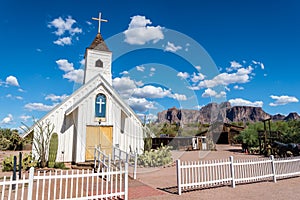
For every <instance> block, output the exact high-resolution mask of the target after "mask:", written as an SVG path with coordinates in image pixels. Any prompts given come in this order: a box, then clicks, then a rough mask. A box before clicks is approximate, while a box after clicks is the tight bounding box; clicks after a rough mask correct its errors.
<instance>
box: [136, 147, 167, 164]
mask: <svg viewBox="0 0 300 200" xmlns="http://www.w3.org/2000/svg"><path fill="white" fill-rule="evenodd" d="M170 149H171V147H170V146H161V147H160V148H157V149H155V150H154V149H151V150H150V151H144V153H143V154H141V155H139V157H138V165H140V166H144V167H159V166H164V165H167V164H170V163H171V162H172V161H173V160H172V154H171V150H170Z"/></svg>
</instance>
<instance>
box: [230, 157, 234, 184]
mask: <svg viewBox="0 0 300 200" xmlns="http://www.w3.org/2000/svg"><path fill="white" fill-rule="evenodd" d="M233 164H234V163H233V156H230V166H231V178H232V182H231V185H232V187H233V188H235V180H234V165H233Z"/></svg>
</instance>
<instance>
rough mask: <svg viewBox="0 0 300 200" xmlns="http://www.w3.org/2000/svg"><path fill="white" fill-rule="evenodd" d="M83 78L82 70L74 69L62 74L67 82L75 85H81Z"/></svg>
mask: <svg viewBox="0 0 300 200" xmlns="http://www.w3.org/2000/svg"><path fill="white" fill-rule="evenodd" d="M83 76H84V71H83V70H82V69H76V70H73V71H69V72H68V73H66V74H64V75H63V78H65V79H68V80H69V81H73V82H75V83H82V82H83Z"/></svg>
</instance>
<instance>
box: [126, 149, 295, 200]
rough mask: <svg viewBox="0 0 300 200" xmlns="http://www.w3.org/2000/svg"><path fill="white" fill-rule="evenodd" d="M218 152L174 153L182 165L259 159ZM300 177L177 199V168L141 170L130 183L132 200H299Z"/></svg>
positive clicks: (232, 151)
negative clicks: (186, 162) (190, 162)
mask: <svg viewBox="0 0 300 200" xmlns="http://www.w3.org/2000/svg"><path fill="white" fill-rule="evenodd" d="M217 149H218V151H212V152H203V151H202V152H196V151H193V152H180V151H177V152H176V151H174V152H173V157H174V160H176V159H180V160H182V161H195V160H199V159H200V160H214V159H221V158H222V159H226V158H228V157H229V156H234V158H235V159H243V158H244V159H245V158H254V157H257V156H254V155H247V154H242V153H240V147H231V146H228V145H221V146H218V147H217ZM299 182H300V177H297V178H291V179H285V180H279V181H278V182H277V183H273V182H260V183H253V184H244V185H238V186H236V188H232V187H228V186H224V187H218V188H212V189H202V190H196V191H191V192H185V193H183V194H182V195H180V196H179V195H177V188H176V185H177V183H176V167H175V166H171V167H166V168H150V169H147V168H139V169H138V174H137V180H130V181H129V199H135V200H156V199H157V200H174V199H175V200H176V199H180V200H182V199H207V200H209V199H222V200H232V199H234V200H244V199H247V200H257V199H260V198H264V199H275V200H281V199H282V200H284V199H300V190H299Z"/></svg>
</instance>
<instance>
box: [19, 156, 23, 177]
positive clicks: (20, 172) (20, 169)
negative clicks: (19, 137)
mask: <svg viewBox="0 0 300 200" xmlns="http://www.w3.org/2000/svg"><path fill="white" fill-rule="evenodd" d="M21 178H22V152H19V180H21Z"/></svg>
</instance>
